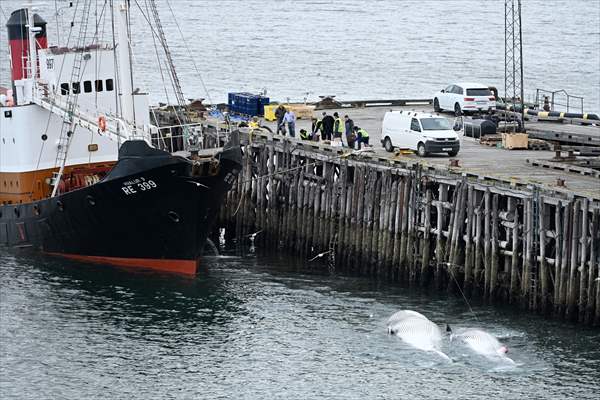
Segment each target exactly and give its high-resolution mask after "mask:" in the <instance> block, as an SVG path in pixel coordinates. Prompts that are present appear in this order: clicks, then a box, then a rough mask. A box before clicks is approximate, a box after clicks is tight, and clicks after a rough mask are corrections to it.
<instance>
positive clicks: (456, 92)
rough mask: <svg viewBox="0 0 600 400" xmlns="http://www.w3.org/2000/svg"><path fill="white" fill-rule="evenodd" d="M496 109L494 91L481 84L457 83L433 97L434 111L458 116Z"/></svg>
mask: <svg viewBox="0 0 600 400" xmlns="http://www.w3.org/2000/svg"><path fill="white" fill-rule="evenodd" d="M494 108H496V98H495V97H494V94H493V93H492V91H491V90H490V89H489V88H488V87H487V86H486V85H482V84H480V83H456V84H454V85H450V86H448V87H447V88H445V89H442V90H440V91H439V92H437V93H436V94H435V95H434V96H433V109H434V110H435V111H436V112H440V111H442V110H448V111H454V113H455V114H456V115H461V114H462V113H465V112H469V111H488V110H491V109H494Z"/></svg>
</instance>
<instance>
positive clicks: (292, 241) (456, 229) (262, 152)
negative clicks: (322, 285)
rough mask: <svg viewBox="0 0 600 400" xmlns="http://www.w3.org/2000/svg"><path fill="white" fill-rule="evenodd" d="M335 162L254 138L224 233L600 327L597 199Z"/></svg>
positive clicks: (374, 163)
mask: <svg viewBox="0 0 600 400" xmlns="http://www.w3.org/2000/svg"><path fill="white" fill-rule="evenodd" d="M337 154H339V153H338V150H331V151H329V152H319V151H312V150H310V149H309V150H307V149H306V148H303V147H302V146H300V148H298V146H297V145H295V144H293V143H292V141H290V140H287V139H286V140H283V141H281V140H276V141H272V142H269V141H266V142H260V141H257V138H255V139H254V141H253V142H252V143H251V144H249V145H246V146H245V147H244V151H243V164H242V165H243V167H242V171H241V174H240V176H239V177H238V179H237V181H236V182H235V184H234V185H233V187H232V189H231V190H230V191H229V193H227V195H226V196H225V199H224V201H223V209H221V210H219V211H218V221H219V223H220V224H221V225H222V226H221V227H222V228H225V230H226V233H225V236H226V237H227V238H230V237H234V236H238V237H239V238H244V237H247V235H248V233H250V232H254V231H260V232H262V233H261V234H260V236H258V237H257V239H255V245H256V246H257V247H259V246H264V247H265V248H273V249H275V248H278V247H279V246H281V247H283V248H285V249H286V250H287V251H290V252H292V253H295V254H298V255H300V256H301V257H302V258H308V256H310V257H312V256H314V255H316V254H318V253H322V252H329V253H327V254H329V255H330V256H332V257H329V256H328V257H321V258H320V259H319V260H318V261H315V263H319V262H324V261H326V262H328V263H329V262H333V264H329V265H330V267H335V268H343V269H345V270H347V271H351V272H357V273H361V274H364V275H372V276H374V277H378V278H387V279H392V280H400V281H403V282H408V283H410V284H411V285H413V284H415V285H421V286H427V285H428V283H429V282H430V280H431V278H432V277H433V278H434V281H435V286H436V287H437V288H442V287H445V288H448V289H450V288H454V287H456V286H457V285H458V286H459V288H460V289H461V290H463V291H464V292H465V293H466V294H467V295H468V296H473V297H477V296H480V295H483V296H484V297H485V298H486V299H489V300H494V301H496V302H500V301H504V300H508V301H510V302H511V303H515V302H517V301H518V302H519V303H520V304H521V305H522V306H524V307H527V308H530V309H531V310H535V311H538V312H540V313H543V314H546V313H547V311H549V310H550V309H551V307H554V311H555V314H556V315H557V316H559V317H563V316H566V317H567V318H569V319H572V320H578V321H580V322H582V323H588V324H593V323H597V324H598V323H600V292H599V290H600V288H599V287H600V284H599V281H598V280H597V279H598V278H599V277H600V275H599V274H600V271H599V267H598V264H599V246H600V233H599V232H598V229H599V225H600V216H599V213H600V211H599V210H600V204H599V203H598V202H597V201H596V200H595V199H591V198H585V197H569V196H564V195H561V194H556V193H550V192H547V191H543V190H540V189H539V188H538V189H536V190H531V188H530V187H527V188H523V187H517V188H512V189H510V190H504V189H503V187H502V186H495V185H490V184H489V183H488V182H487V181H482V180H474V179H471V178H470V177H467V176H465V175H463V176H456V175H452V174H450V175H449V174H445V175H440V176H438V175H436V174H437V172H431V170H428V169H425V168H423V167H415V166H414V165H411V166H410V167H408V166H406V165H404V164H402V165H401V166H400V167H398V166H396V165H391V164H390V163H389V162H387V163H386V162H379V161H378V159H376V158H373V157H369V156H367V158H366V159H363V158H353V157H352V156H351V157H348V158H337ZM397 162H398V161H394V163H397ZM424 171H426V172H424ZM449 194H451V195H449ZM230 231H231V232H230ZM233 233H234V234H233ZM240 242H241V243H243V242H246V243H247V242H248V241H247V240H242V241H240ZM461 274H463V275H462V276H461Z"/></svg>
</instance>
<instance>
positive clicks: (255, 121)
mask: <svg viewBox="0 0 600 400" xmlns="http://www.w3.org/2000/svg"><path fill="white" fill-rule="evenodd" d="M248 127H249V128H250V129H258V128H260V122H259V121H258V117H252V120H250V123H249V124H248Z"/></svg>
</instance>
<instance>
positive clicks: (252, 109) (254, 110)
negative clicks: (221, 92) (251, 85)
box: [227, 92, 269, 116]
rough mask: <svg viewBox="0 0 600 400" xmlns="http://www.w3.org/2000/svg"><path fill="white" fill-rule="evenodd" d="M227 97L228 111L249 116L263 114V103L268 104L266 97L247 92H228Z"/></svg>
mask: <svg viewBox="0 0 600 400" xmlns="http://www.w3.org/2000/svg"><path fill="white" fill-rule="evenodd" d="M227 99H228V105H229V111H231V112H232V113H238V114H245V115H250V116H255V115H256V116H259V115H264V111H265V105H267V104H269V98H268V97H262V96H260V95H256V94H252V93H247V92H239V93H235V92H232V93H228V96H227Z"/></svg>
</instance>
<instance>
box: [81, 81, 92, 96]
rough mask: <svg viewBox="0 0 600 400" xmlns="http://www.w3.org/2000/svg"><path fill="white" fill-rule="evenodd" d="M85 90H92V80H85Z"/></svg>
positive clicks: (87, 91)
mask: <svg viewBox="0 0 600 400" xmlns="http://www.w3.org/2000/svg"><path fill="white" fill-rule="evenodd" d="M83 91H84V92H86V93H91V92H92V81H85V82H83Z"/></svg>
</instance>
